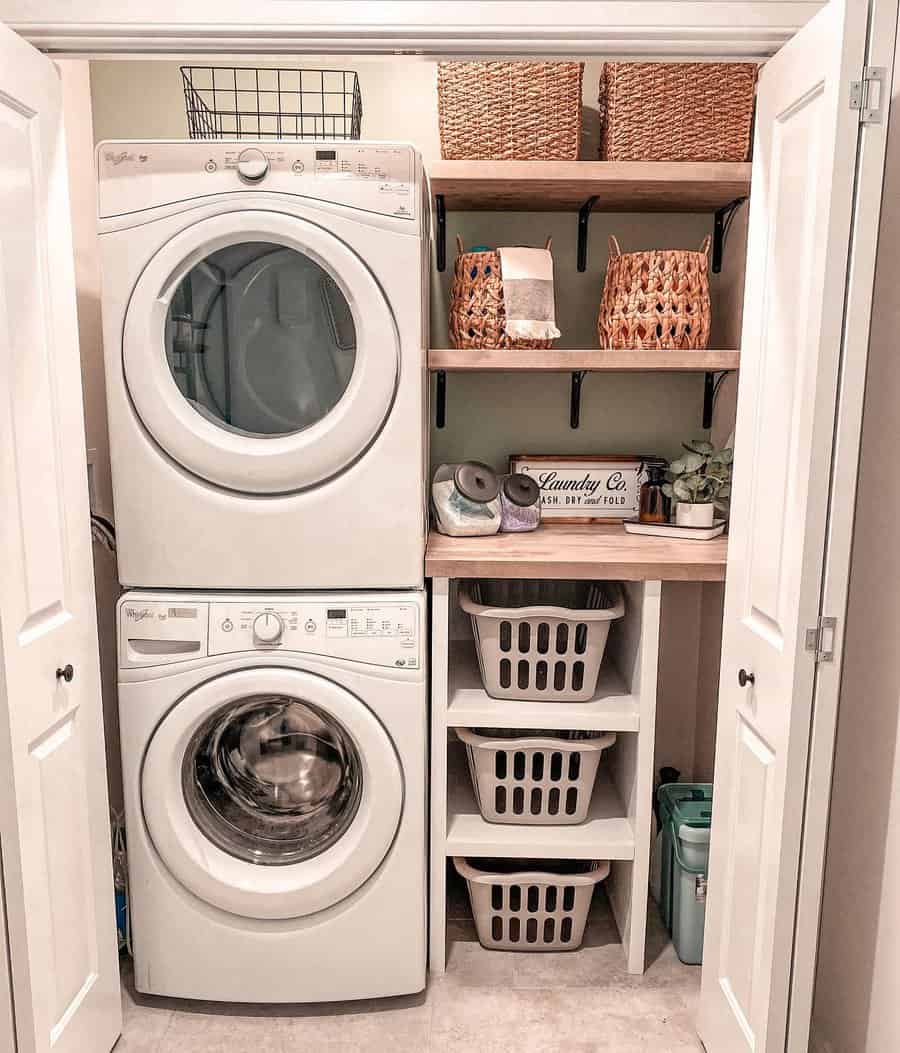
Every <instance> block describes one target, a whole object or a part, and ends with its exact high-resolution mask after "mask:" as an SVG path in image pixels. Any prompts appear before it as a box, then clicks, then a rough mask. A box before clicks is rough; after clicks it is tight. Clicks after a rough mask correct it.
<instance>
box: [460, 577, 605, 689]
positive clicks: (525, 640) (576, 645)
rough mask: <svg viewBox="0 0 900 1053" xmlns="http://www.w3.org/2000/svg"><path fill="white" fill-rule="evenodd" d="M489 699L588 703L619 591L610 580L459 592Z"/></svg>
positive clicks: (489, 584) (487, 583)
mask: <svg viewBox="0 0 900 1053" xmlns="http://www.w3.org/2000/svg"><path fill="white" fill-rule="evenodd" d="M459 603H460V606H461V607H462V609H463V610H464V611H466V612H467V613H468V614H469V615H470V616H471V618H472V629H473V632H474V634H475V642H476V644H477V647H478V664H479V665H480V667H481V678H482V680H483V681H484V689H485V691H487V693H488V694H489V695H490V696H491V697H492V698H515V699H522V700H528V701H534V702H589V701H590V700H591V698H593V696H594V693H595V691H596V690H597V678H598V677H599V675H600V663H601V662H602V660H603V653H604V651H605V650H606V641H607V637H608V636H609V629H610V626H611V625H612V623H613V622H614V621H615V620H616V619H617V618H621V617H622V616H623V615H624V613H625V598H624V595H623V593H622V589H621V587H620V586H619V585H617V584H615V583H614V582H605V581H540V580H538V581H516V580H484V581H475V582H469V583H468V584H466V585H462V586H461V587H460V592H459Z"/></svg>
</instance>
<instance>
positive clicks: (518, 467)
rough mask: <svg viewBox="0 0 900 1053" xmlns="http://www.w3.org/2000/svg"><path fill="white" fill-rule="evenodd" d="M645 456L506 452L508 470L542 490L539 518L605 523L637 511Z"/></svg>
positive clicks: (564, 521)
mask: <svg viewBox="0 0 900 1053" xmlns="http://www.w3.org/2000/svg"><path fill="white" fill-rule="evenodd" d="M646 463H647V462H646V458H643V457H629V456H623V457H591V456H571V455H567V454H560V455H558V456H553V455H549V454H539V455H528V454H518V455H515V456H512V457H510V459H509V470H510V471H511V472H522V473H523V474H524V475H530V476H531V478H532V479H534V480H535V482H536V483H537V484H538V486H539V487H540V489H541V518H542V519H544V520H552V521H553V522H556V523H597V522H603V523H609V522H617V521H620V520H622V519H628V518H630V517H631V516H635V515H637V512H638V503H639V500H640V489H641V483H642V482H643V477H644V468H645V465H646Z"/></svg>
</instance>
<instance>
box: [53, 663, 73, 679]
mask: <svg viewBox="0 0 900 1053" xmlns="http://www.w3.org/2000/svg"><path fill="white" fill-rule="evenodd" d="M74 677H75V667H74V666H73V665H72V663H71V662H70V663H69V664H68V665H64V666H63V667H62V669H57V670H56V679H57V680H65V682H66V683H67V684H71V683H72V680H73V679H74Z"/></svg>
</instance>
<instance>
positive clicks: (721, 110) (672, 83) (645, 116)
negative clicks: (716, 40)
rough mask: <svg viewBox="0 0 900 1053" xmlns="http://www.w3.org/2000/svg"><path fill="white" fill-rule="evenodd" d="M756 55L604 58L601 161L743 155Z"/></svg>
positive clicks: (714, 158)
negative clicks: (745, 58) (739, 58)
mask: <svg viewBox="0 0 900 1053" xmlns="http://www.w3.org/2000/svg"><path fill="white" fill-rule="evenodd" d="M757 69H758V67H757V66H756V65H754V64H753V63H752V62H607V63H605V64H604V66H603V73H602V76H601V78H600V99H599V103H600V157H601V159H602V160H604V161H746V160H747V158H748V156H749V154H750V131H751V127H752V123H753V99H754V93H755V88H756V74H757Z"/></svg>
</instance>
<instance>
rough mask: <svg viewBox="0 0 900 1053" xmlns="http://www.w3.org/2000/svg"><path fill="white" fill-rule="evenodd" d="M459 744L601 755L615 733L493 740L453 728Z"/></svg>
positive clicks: (613, 742)
mask: <svg viewBox="0 0 900 1053" xmlns="http://www.w3.org/2000/svg"><path fill="white" fill-rule="evenodd" d="M454 731H455V732H456V735H457V737H458V738H459V740H460V742H463V743H465V745H466V746H473V747H474V748H475V749H485V750H508V749H510V748H511V746H510V743H513V742H515V743H517V746H516V748H517V749H540V750H560V751H561V752H563V753H603V751H604V750H608V749H609V748H610V746H614V745H615V744H616V733H615V732H614V731H604V732H603V734H602V735H599V736H598V737H597V738H595V739H554V738H549V737H546V736H544V737H542V736H540V735H534V736H529V735H523V736H522V737H521V738H518V739H494V738H491V737H490V736H489V735H479V734H478V732H477V731H471V730H470V729H469V728H454Z"/></svg>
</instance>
